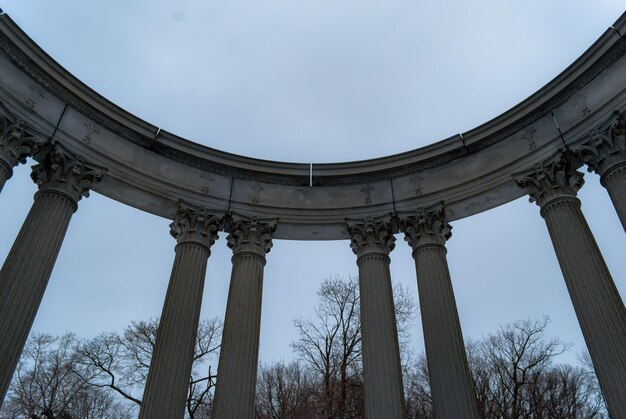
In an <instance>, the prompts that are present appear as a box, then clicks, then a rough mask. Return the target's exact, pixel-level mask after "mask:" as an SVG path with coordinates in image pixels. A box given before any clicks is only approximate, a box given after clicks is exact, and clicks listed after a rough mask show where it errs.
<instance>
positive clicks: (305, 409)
mask: <svg viewBox="0 0 626 419" xmlns="http://www.w3.org/2000/svg"><path fill="white" fill-rule="evenodd" d="M315 384H316V383H315V382H314V380H313V378H312V377H311V374H310V372H308V371H307V370H306V369H304V368H303V367H302V366H301V365H300V363H298V362H292V363H290V364H284V363H283V362H279V363H277V364H274V365H271V366H269V365H262V366H261V368H260V371H259V378H258V381H257V404H256V417H257V418H259V419H286V418H299V419H309V418H311V419H313V418H316V417H317V409H316V392H315Z"/></svg>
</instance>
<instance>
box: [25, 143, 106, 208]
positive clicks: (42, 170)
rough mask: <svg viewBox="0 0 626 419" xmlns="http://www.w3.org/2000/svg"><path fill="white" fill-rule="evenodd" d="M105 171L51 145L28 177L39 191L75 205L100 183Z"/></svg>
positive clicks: (57, 146)
mask: <svg viewBox="0 0 626 419" xmlns="http://www.w3.org/2000/svg"><path fill="white" fill-rule="evenodd" d="M104 173H105V170H104V169H101V168H98V167H95V166H92V165H90V164H88V163H86V162H85V161H84V159H82V158H80V157H75V156H72V155H71V154H69V153H68V152H66V151H65V150H64V149H63V148H62V147H61V146H60V145H59V144H53V145H52V147H51V148H50V150H49V151H48V153H47V154H46V155H45V157H44V159H43V160H42V161H41V162H40V163H39V164H36V165H34V166H33V171H32V173H31V175H30V177H31V178H32V179H33V181H34V182H35V183H36V184H37V185H39V190H40V191H54V192H58V193H61V194H63V195H65V196H67V197H68V198H70V199H72V200H73V201H74V203H75V204H77V203H78V201H80V199H81V198H82V197H85V198H86V197H88V196H89V190H90V189H91V187H92V186H93V185H94V184H96V183H98V182H100V180H101V179H102V176H104Z"/></svg>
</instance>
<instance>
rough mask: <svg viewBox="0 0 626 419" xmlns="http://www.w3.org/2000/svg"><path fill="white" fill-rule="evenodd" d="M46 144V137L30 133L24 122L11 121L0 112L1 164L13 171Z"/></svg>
mask: <svg viewBox="0 0 626 419" xmlns="http://www.w3.org/2000/svg"><path fill="white" fill-rule="evenodd" d="M44 144H45V139H43V138H37V137H33V136H31V135H28V134H27V133H26V131H25V127H24V123H23V122H20V121H18V122H15V123H11V122H9V120H8V119H7V117H6V116H5V115H4V114H2V113H0V164H4V165H5V166H6V168H7V170H9V171H11V170H12V169H13V167H15V166H17V165H18V164H20V163H22V164H24V163H26V159H27V158H28V157H31V156H32V155H34V154H35V153H36V152H37V151H39V150H40V149H41V147H42V146H43V145H44Z"/></svg>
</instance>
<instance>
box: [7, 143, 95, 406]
mask: <svg viewBox="0 0 626 419" xmlns="http://www.w3.org/2000/svg"><path fill="white" fill-rule="evenodd" d="M32 177H33V179H34V180H35V181H36V182H37V183H38V184H39V191H38V192H37V193H36V194H35V202H34V203H33V206H32V207H31V210H30V212H29V213H28V216H27V217H26V220H25V221H24V224H23V225H22V228H21V230H20V232H19V234H18V236H17V239H16V240H15V242H14V244H13V247H12V248H11V250H10V252H9V254H8V256H7V258H6V260H5V262H4V265H3V266H2V269H1V270H0V404H2V401H3V400H4V397H5V395H6V392H7V390H8V388H9V384H10V382H11V377H12V376H13V372H14V371H15V367H16V366H17V362H18V361H19V358H20V355H21V353H22V349H23V348H24V345H25V343H26V339H27V338H28V334H29V332H30V328H31V327H32V324H33V321H34V320H35V316H36V314H37V310H38V309H39V304H40V303H41V300H42V298H43V295H44V291H45V289H46V286H47V284H48V280H49V278H50V275H51V273H52V268H53V267H54V264H55V262H56V259H57V256H58V254H59V250H60V248H61V244H62V243H63V238H64V237H65V233H66V231H67V228H68V226H69V223H70V220H71V218H72V214H73V213H74V211H75V210H76V208H77V203H78V201H79V200H80V199H81V197H82V196H87V194H88V190H89V188H90V187H91V186H92V185H93V184H94V183H96V182H98V181H99V180H100V178H101V177H102V171H100V170H99V169H94V168H91V167H88V166H86V165H85V164H84V162H82V161H81V160H79V159H76V158H74V157H71V156H69V155H68V154H66V153H65V152H64V151H63V150H62V149H61V148H60V147H58V146H55V147H54V148H53V149H52V150H51V151H50V152H49V153H48V155H47V157H46V158H45V159H44V161H43V162H42V163H40V164H38V165H36V166H34V167H33V174H32Z"/></svg>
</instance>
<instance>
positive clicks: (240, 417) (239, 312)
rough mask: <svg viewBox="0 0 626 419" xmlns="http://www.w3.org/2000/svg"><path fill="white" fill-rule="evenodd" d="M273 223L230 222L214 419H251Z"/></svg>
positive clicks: (238, 219) (239, 220)
mask: <svg viewBox="0 0 626 419" xmlns="http://www.w3.org/2000/svg"><path fill="white" fill-rule="evenodd" d="M275 230H276V224H275V223H261V222H259V221H258V220H257V219H256V218H254V217H253V218H251V219H250V220H244V219H242V218H239V217H236V216H234V217H233V218H232V220H231V223H230V234H229V235H228V237H227V239H226V240H227V241H228V247H230V248H231V249H232V250H233V257H232V262H233V270H232V274H231V277H230V290H229V291H228V301H227V305H226V316H225V318H224V333H223V334H222V347H221V349H220V360H219V364H218V371H217V384H216V388H215V410H214V417H215V418H217V419H224V418H237V419H251V418H253V417H254V397H255V394H256V376H257V366H258V362H259V336H260V329H261V300H262V296H263V267H264V266H265V254H266V253H268V252H269V251H270V249H271V248H272V236H273V234H274V231H275Z"/></svg>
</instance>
